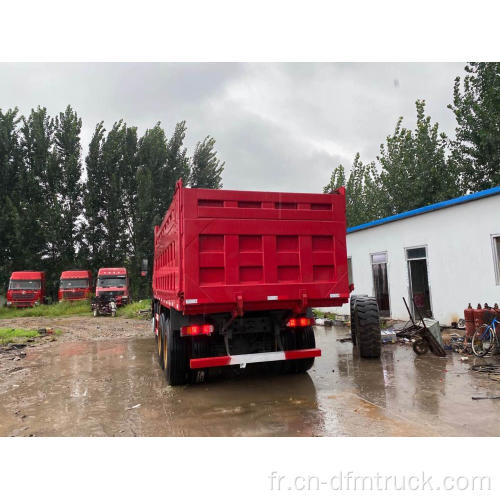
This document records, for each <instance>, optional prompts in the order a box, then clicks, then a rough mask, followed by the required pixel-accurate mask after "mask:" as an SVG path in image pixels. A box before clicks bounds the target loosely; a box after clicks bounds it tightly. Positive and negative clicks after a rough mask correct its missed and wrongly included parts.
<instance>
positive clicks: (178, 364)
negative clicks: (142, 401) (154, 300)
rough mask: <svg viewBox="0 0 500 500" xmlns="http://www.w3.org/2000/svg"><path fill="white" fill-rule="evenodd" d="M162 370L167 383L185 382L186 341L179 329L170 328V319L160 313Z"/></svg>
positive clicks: (179, 383)
mask: <svg viewBox="0 0 500 500" xmlns="http://www.w3.org/2000/svg"><path fill="white" fill-rule="evenodd" d="M162 317H163V318H164V320H163V328H162V339H161V340H162V346H163V370H164V372H165V378H166V379H167V383H168V384H169V385H182V384H185V383H186V382H187V380H186V379H187V373H188V366H187V361H188V358H187V351H186V342H185V340H184V339H183V338H181V336H180V332H179V331H174V330H173V329H172V324H171V322H170V319H169V318H167V317H166V316H165V315H163V314H162Z"/></svg>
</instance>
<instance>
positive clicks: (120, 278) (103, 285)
mask: <svg viewBox="0 0 500 500" xmlns="http://www.w3.org/2000/svg"><path fill="white" fill-rule="evenodd" d="M95 294H96V297H102V296H109V297H114V298H115V300H116V305H117V306H122V305H125V304H128V302H129V301H130V295H129V281H128V274H127V270H126V269H125V268H124V267H101V269H99V272H98V274H97V285H96V289H95Z"/></svg>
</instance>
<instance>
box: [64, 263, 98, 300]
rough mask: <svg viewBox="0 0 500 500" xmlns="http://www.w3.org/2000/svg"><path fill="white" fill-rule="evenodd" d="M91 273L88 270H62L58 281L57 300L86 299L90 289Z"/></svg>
mask: <svg viewBox="0 0 500 500" xmlns="http://www.w3.org/2000/svg"><path fill="white" fill-rule="evenodd" d="M91 286H92V273H91V272H90V271H80V270H73V271H63V272H62V273H61V281H60V283H59V292H58V299H59V300H70V301H74V300H87V299H89V298H90V296H91V294H92V291H91Z"/></svg>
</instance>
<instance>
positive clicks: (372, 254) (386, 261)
mask: <svg viewBox="0 0 500 500" xmlns="http://www.w3.org/2000/svg"><path fill="white" fill-rule="evenodd" d="M381 253H385V265H386V267H387V293H388V294H389V316H387V317H388V318H391V317H392V316H391V314H392V301H391V280H390V279H389V271H390V269H389V251H388V250H380V251H378V252H370V274H371V276H372V297H376V294H375V281H374V280H373V259H372V257H373V256H374V255H379V254H381ZM375 264H382V262H375Z"/></svg>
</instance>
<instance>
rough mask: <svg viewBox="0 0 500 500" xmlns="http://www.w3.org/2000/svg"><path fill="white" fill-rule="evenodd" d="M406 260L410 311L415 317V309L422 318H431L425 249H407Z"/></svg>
mask: <svg viewBox="0 0 500 500" xmlns="http://www.w3.org/2000/svg"><path fill="white" fill-rule="evenodd" d="M406 260H407V262H408V282H409V285H410V307H411V310H412V311H413V314H414V315H415V314H416V313H417V311H416V310H415V307H416V309H417V310H418V311H419V312H420V314H421V315H422V316H424V317H425V318H432V309H431V293H430V289H429V278H428V274H427V249H426V248H425V247H419V248H408V249H407V250H406ZM412 299H413V300H412Z"/></svg>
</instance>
